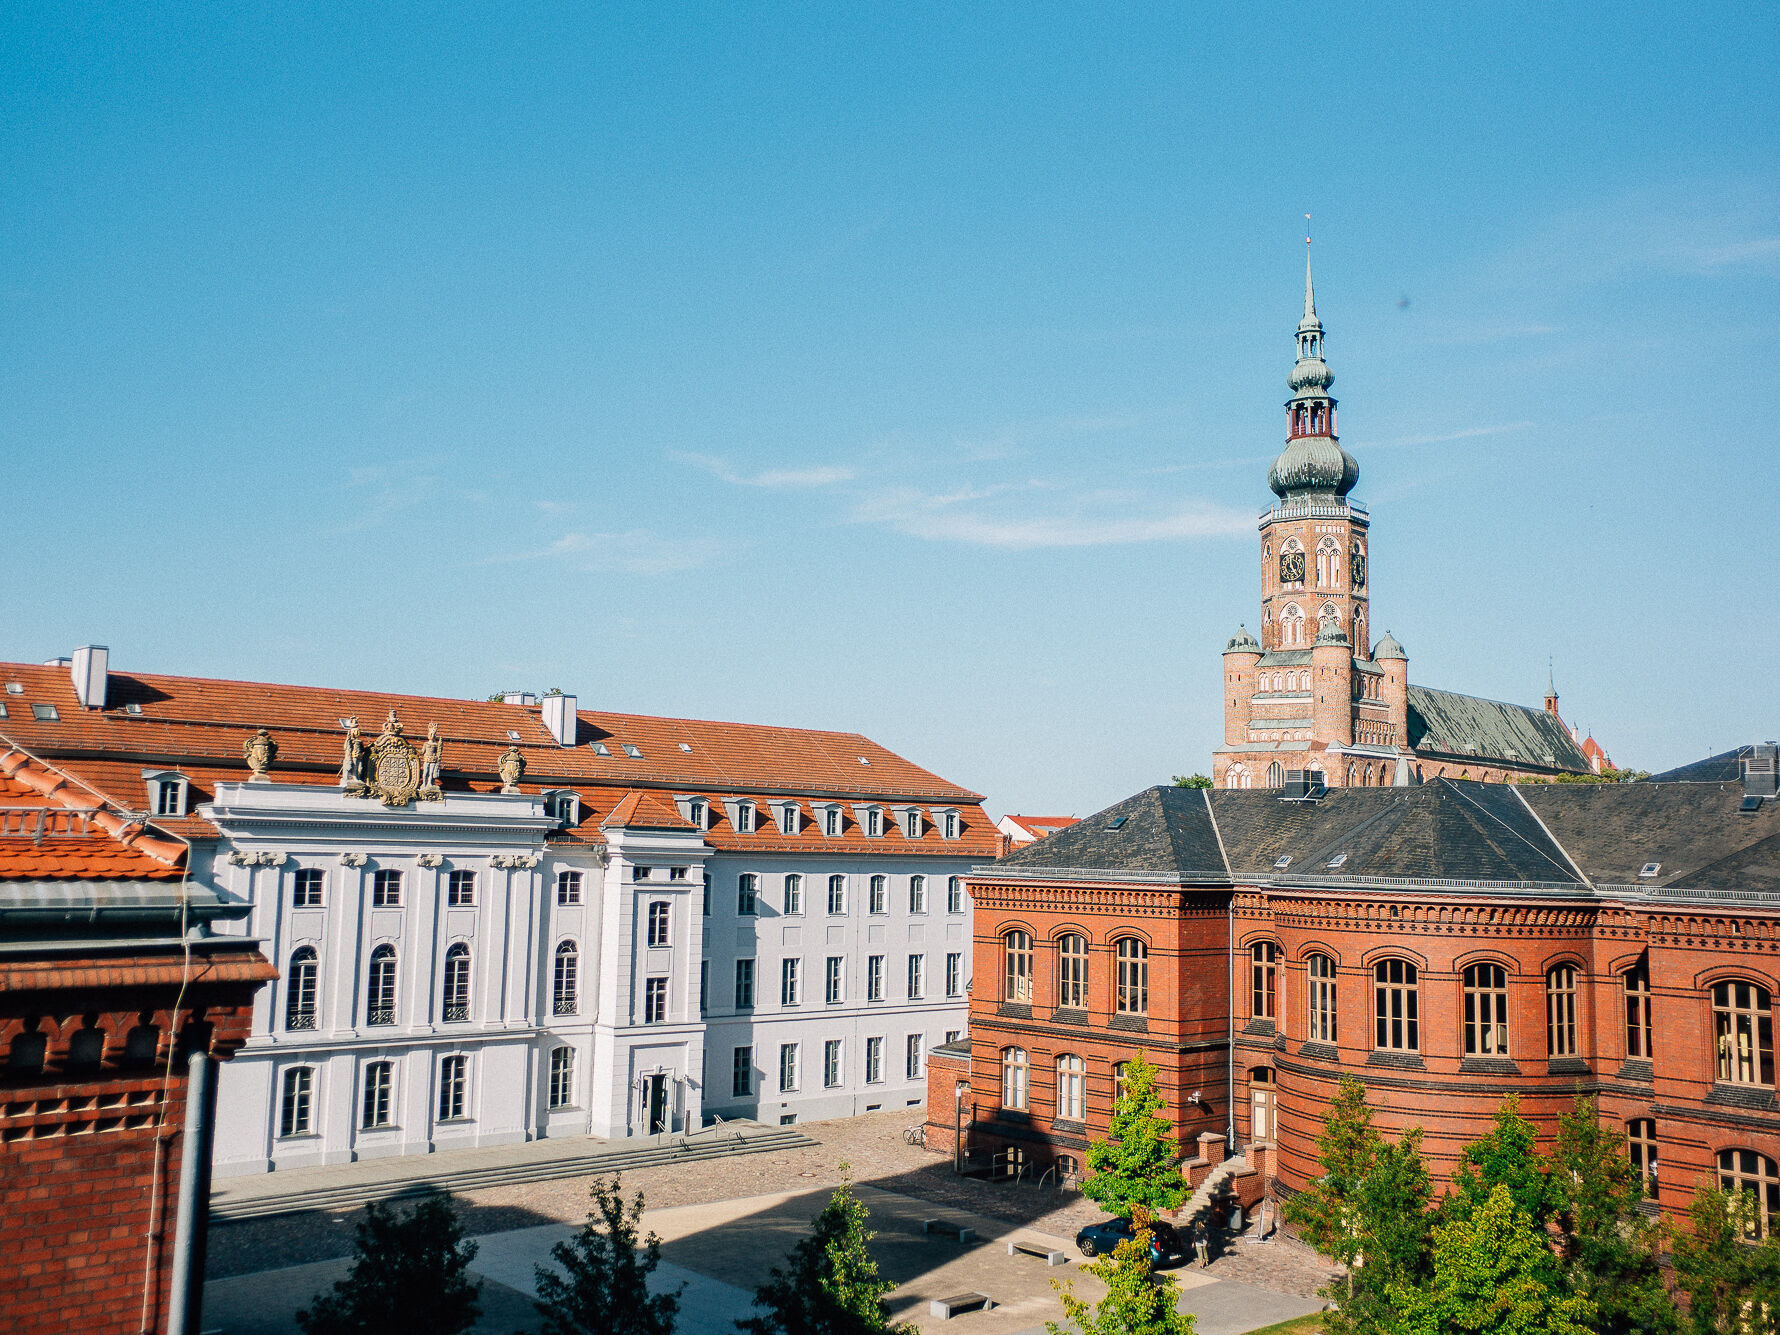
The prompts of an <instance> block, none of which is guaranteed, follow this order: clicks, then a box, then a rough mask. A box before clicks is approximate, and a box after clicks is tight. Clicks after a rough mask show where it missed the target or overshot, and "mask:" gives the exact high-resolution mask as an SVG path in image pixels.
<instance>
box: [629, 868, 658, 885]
mask: <svg viewBox="0 0 1780 1335" xmlns="http://www.w3.org/2000/svg"><path fill="white" fill-rule="evenodd" d="M653 875H655V868H653V867H641V866H633V867H631V869H630V879H631V880H633V881H646V880H648V879H649V878H650V877H651V876H653Z"/></svg>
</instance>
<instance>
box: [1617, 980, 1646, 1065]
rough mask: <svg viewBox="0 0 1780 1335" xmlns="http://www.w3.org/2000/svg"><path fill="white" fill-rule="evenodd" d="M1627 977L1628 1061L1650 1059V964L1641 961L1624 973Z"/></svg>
mask: <svg viewBox="0 0 1780 1335" xmlns="http://www.w3.org/2000/svg"><path fill="white" fill-rule="evenodd" d="M1622 977H1623V978H1624V979H1625V1055H1626V1059H1627V1060H1628V1061H1631V1060H1637V1061H1649V1060H1650V1054H1651V1046H1650V1037H1651V1034H1650V966H1649V965H1648V964H1646V963H1644V962H1643V961H1639V962H1638V963H1637V964H1634V965H1633V966H1632V967H1631V968H1629V969H1627V970H1626V971H1625V973H1624V974H1623V975H1622Z"/></svg>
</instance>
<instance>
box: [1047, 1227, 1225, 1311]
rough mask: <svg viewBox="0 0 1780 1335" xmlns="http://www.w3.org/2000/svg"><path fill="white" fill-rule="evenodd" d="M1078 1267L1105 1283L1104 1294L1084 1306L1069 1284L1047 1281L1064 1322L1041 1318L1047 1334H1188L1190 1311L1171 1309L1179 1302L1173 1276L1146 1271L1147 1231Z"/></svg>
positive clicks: (1148, 1255) (1178, 1293)
mask: <svg viewBox="0 0 1780 1335" xmlns="http://www.w3.org/2000/svg"><path fill="white" fill-rule="evenodd" d="M1082 1269H1084V1270H1086V1271H1087V1272H1088V1273H1089V1274H1091V1275H1093V1276H1095V1277H1096V1278H1097V1279H1100V1280H1101V1281H1103V1282H1104V1283H1105V1284H1106V1296H1105V1297H1104V1298H1102V1299H1101V1300H1100V1301H1099V1302H1098V1303H1096V1304H1094V1306H1092V1307H1089V1306H1088V1304H1087V1303H1085V1302H1083V1301H1082V1300H1081V1299H1080V1298H1078V1297H1076V1296H1075V1286H1074V1285H1073V1284H1072V1283H1063V1284H1059V1283H1058V1282H1057V1281H1056V1280H1052V1281H1051V1287H1052V1288H1053V1289H1056V1290H1057V1294H1058V1296H1059V1297H1060V1298H1062V1300H1063V1311H1064V1312H1065V1313H1066V1314H1067V1316H1068V1318H1069V1323H1068V1324H1067V1325H1065V1324H1060V1323H1058V1322H1056V1321H1047V1322H1045V1330H1046V1331H1048V1332H1049V1335H1076V1332H1078V1331H1079V1332H1080V1335H1193V1324H1194V1323H1193V1317H1192V1315H1191V1314H1190V1313H1187V1312H1177V1311H1175V1310H1174V1305H1175V1303H1177V1302H1178V1301H1179V1300H1180V1291H1179V1290H1178V1289H1177V1288H1176V1287H1175V1283H1174V1280H1173V1279H1172V1278H1170V1277H1169V1276H1167V1275H1157V1274H1155V1273H1153V1272H1152V1271H1151V1269H1150V1233H1149V1230H1148V1229H1146V1228H1139V1229H1138V1230H1137V1235H1136V1236H1135V1237H1132V1238H1127V1239H1126V1240H1125V1241H1124V1242H1121V1243H1120V1244H1119V1245H1118V1246H1117V1247H1115V1248H1113V1252H1112V1255H1110V1256H1102V1257H1101V1258H1100V1259H1099V1260H1097V1261H1094V1262H1093V1263H1091V1264H1089V1265H1085V1266H1083V1267H1082Z"/></svg>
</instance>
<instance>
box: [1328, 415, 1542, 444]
mask: <svg viewBox="0 0 1780 1335" xmlns="http://www.w3.org/2000/svg"><path fill="white" fill-rule="evenodd" d="M1532 425H1533V424H1532V423H1531V422H1503V423H1501V424H1500V425H1498V426H1473V427H1466V428H1465V429H1464V430H1463V431H1442V432H1439V433H1437V434H1434V435H1428V436H1397V437H1394V438H1393V439H1391V440H1368V441H1364V442H1357V443H1355V444H1354V446H1353V448H1354V449H1356V450H1392V449H1404V448H1408V447H1409V446H1412V445H1444V444H1446V443H1447V442H1448V441H1453V440H1474V439H1476V438H1477V437H1478V436H1500V435H1503V434H1505V433H1507V432H1510V431H1525V430H1526V429H1527V428H1528V427H1530V426H1532Z"/></svg>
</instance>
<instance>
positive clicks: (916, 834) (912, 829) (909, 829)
mask: <svg viewBox="0 0 1780 1335" xmlns="http://www.w3.org/2000/svg"><path fill="white" fill-rule="evenodd" d="M902 832H903V834H904V835H906V836H907V837H908V838H910V839H919V838H920V837H921V810H920V808H919V807H910V808H909V809H908V810H907V811H905V812H903V813H902Z"/></svg>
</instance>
